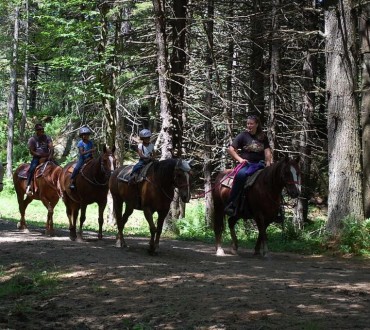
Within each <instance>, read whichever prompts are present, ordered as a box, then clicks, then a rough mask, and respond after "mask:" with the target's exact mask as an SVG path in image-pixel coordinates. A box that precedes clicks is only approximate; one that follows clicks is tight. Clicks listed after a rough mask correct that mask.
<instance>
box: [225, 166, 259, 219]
mask: <svg viewBox="0 0 370 330" xmlns="http://www.w3.org/2000/svg"><path fill="white" fill-rule="evenodd" d="M262 171H263V169H260V170H257V171H256V172H254V173H253V174H251V175H250V176H248V177H247V180H246V182H245V183H244V187H243V190H242V191H241V192H240V193H239V195H238V197H237V198H236V200H235V201H234V203H235V205H236V215H237V216H239V217H241V218H243V219H250V218H252V216H253V215H252V212H251V211H250V209H249V207H248V203H247V200H246V198H243V196H246V193H247V190H248V188H250V187H252V186H253V184H254V182H255V181H256V179H257V178H258V176H259V175H260V174H261V172H262ZM234 178H235V176H234V175H232V176H230V177H227V176H225V177H224V178H223V179H222V180H223V181H222V183H221V185H222V186H224V187H227V188H229V189H231V187H232V184H233V182H234Z"/></svg>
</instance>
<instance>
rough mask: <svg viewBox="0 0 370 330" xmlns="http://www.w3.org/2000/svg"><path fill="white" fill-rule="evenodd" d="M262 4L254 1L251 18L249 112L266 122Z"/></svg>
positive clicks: (257, 0)
mask: <svg viewBox="0 0 370 330" xmlns="http://www.w3.org/2000/svg"><path fill="white" fill-rule="evenodd" d="M262 12H263V8H262V2H261V1H260V0H253V13H254V15H253V16H252V17H251V41H252V53H251V56H250V62H251V64H250V68H251V69H250V92H249V95H250V99H249V111H250V112H252V113H255V114H257V115H259V117H260V119H261V121H262V122H264V121H265V120H264V110H265V92H264V71H265V64H264V58H263V54H264V49H265V46H264V44H265V42H266V41H265V40H264V38H263V35H264V31H265V29H264V25H263V23H261V19H262V15H261V14H262Z"/></svg>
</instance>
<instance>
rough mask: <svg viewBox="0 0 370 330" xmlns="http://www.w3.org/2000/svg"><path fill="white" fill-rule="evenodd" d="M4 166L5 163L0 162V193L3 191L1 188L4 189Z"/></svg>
mask: <svg viewBox="0 0 370 330" xmlns="http://www.w3.org/2000/svg"><path fill="white" fill-rule="evenodd" d="M5 165H6V163H2V162H0V191H3V188H4V185H3V179H4V173H5Z"/></svg>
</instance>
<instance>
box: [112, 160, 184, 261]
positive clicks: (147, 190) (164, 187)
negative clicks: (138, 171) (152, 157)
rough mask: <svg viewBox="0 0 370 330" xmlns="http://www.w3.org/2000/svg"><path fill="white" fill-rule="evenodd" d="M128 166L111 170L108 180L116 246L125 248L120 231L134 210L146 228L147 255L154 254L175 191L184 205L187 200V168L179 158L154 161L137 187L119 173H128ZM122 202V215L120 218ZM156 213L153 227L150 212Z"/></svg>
mask: <svg viewBox="0 0 370 330" xmlns="http://www.w3.org/2000/svg"><path fill="white" fill-rule="evenodd" d="M131 169H132V166H131V165H126V166H122V167H120V168H119V169H117V170H115V171H114V173H113V174H112V176H111V178H110V181H109V188H110V192H111V194H112V198H113V209H114V214H115V217H116V221H117V229H118V233H117V242H116V246H117V247H125V246H126V243H125V240H124V238H123V229H124V227H125V224H126V222H127V220H128V218H129V216H130V215H131V214H132V212H133V211H134V209H137V210H142V211H143V212H144V216H145V218H146V220H147V221H148V224H149V227H150V234H151V237H150V241H149V253H150V254H152V255H153V254H155V253H156V250H157V248H158V246H159V239H160V236H161V233H162V228H163V222H164V219H165V217H166V216H167V213H168V211H169V209H170V205H171V202H172V200H173V197H174V191H175V188H177V189H178V191H179V196H180V198H181V200H182V201H183V202H184V203H187V202H189V200H190V183H189V179H190V175H189V172H190V165H189V163H188V162H187V161H185V160H181V159H166V160H161V161H155V162H153V164H152V165H151V166H150V167H149V169H148V171H147V173H146V176H145V177H144V179H143V180H142V181H141V182H139V183H137V184H128V182H127V180H124V179H123V178H121V175H120V173H123V172H126V173H127V172H130V171H131ZM123 203H125V213H124V214H123V215H122V209H123ZM154 212H157V214H158V219H157V226H156V225H155V224H154V221H153V213H154Z"/></svg>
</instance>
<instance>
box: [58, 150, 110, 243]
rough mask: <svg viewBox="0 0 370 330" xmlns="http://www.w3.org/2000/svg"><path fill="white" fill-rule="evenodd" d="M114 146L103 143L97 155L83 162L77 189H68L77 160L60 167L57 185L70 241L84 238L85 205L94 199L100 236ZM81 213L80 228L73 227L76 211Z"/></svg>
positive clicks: (75, 222) (100, 236)
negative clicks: (61, 168) (63, 205)
mask: <svg viewBox="0 0 370 330" xmlns="http://www.w3.org/2000/svg"><path fill="white" fill-rule="evenodd" d="M115 149H116V148H115V147H114V146H113V147H112V148H107V147H106V146H104V147H103V152H102V153H101V154H100V155H99V157H96V158H93V159H91V160H89V161H88V162H86V163H85V164H84V165H83V166H82V168H81V170H80V172H79V173H78V175H77V176H76V178H75V183H76V189H73V190H72V189H70V187H69V186H70V184H71V175H72V172H73V168H74V166H75V164H76V162H77V161H73V162H70V163H68V164H67V165H65V166H64V167H63V170H62V172H61V174H60V177H59V187H60V190H61V194H62V199H63V202H64V204H65V206H66V213H67V217H68V221H69V238H70V240H72V241H75V240H77V241H83V237H82V227H83V224H84V222H85V220H86V208H87V205H89V204H92V203H97V204H98V207H99V211H98V212H99V217H98V222H99V232H98V239H102V238H103V223H104V217H103V213H104V210H105V207H106V205H107V198H108V181H109V177H110V176H111V174H112V173H113V171H114V170H115V168H116V162H117V161H116V157H115V155H114V152H115ZM80 210H81V214H80V227H79V231H78V232H77V230H76V224H77V218H78V214H79V212H80Z"/></svg>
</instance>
